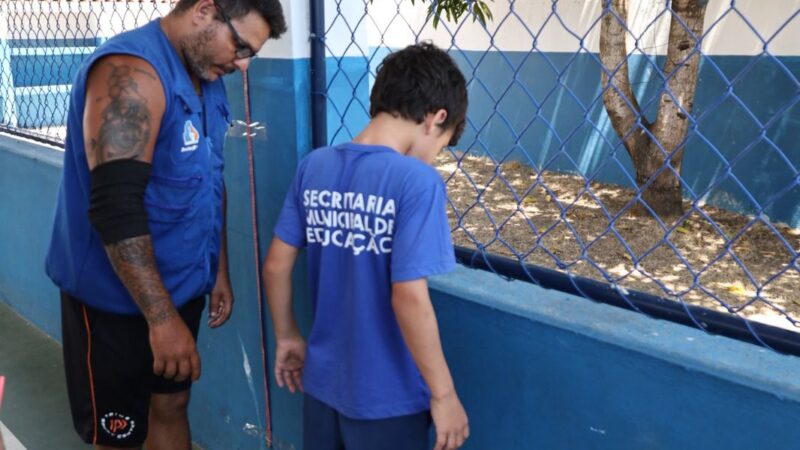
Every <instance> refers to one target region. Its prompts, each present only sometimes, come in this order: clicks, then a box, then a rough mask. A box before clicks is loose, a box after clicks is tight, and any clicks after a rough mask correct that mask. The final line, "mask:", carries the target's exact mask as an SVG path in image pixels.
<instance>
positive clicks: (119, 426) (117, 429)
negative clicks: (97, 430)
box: [100, 412, 136, 439]
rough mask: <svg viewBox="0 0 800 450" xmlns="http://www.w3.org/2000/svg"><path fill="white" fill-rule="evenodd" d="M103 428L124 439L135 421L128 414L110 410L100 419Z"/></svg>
mask: <svg viewBox="0 0 800 450" xmlns="http://www.w3.org/2000/svg"><path fill="white" fill-rule="evenodd" d="M100 425H101V426H102V427H103V430H104V431H105V432H106V433H108V434H110V435H111V436H114V437H115V438H117V439H125V438H127V437H129V436H130V435H131V433H133V428H134V427H135V426H136V422H134V421H133V419H131V418H130V417H128V416H125V415H122V414H119V413H115V412H110V413H108V414H106V415H105V416H103V418H102V419H100Z"/></svg>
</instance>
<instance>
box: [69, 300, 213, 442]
mask: <svg viewBox="0 0 800 450" xmlns="http://www.w3.org/2000/svg"><path fill="white" fill-rule="evenodd" d="M204 307H205V297H198V298H195V299H192V300H190V301H189V302H188V303H186V304H185V305H184V306H182V307H181V308H180V309H179V310H178V312H179V313H180V315H181V317H182V318H183V320H184V322H186V325H187V326H188V327H189V330H190V331H191V332H192V335H193V336H194V338H195V341H196V340H197V331H198V328H199V327H200V316H201V315H202V314H203V308H204ZM61 336H62V340H63V349H64V369H65V370H66V375H67V391H68V394H69V403H70V408H71V409H72V421H73V424H74V425H75V430H76V431H77V432H78V434H79V435H80V436H81V438H83V440H84V442H86V443H88V444H95V445H105V446H111V447H136V446H140V445H142V444H143V443H144V441H145V439H146V438H147V418H148V411H149V408H150V396H151V394H153V393H158V394H168V393H175V392H181V391H185V390H188V389H189V388H191V386H192V381H191V379H188V380H186V381H183V382H176V381H173V380H168V379H166V378H162V377H158V376H156V375H155V374H153V353H152V350H151V349H150V338H149V330H148V326H147V322H146V321H145V319H144V317H143V316H130V315H123V314H113V313H108V312H105V311H100V310H98V309H94V308H91V307H88V306H85V305H84V304H82V303H81V302H80V301H79V300H78V299H76V298H74V297H71V296H69V295H67V294H65V293H63V292H62V293H61ZM89 337H90V338H89Z"/></svg>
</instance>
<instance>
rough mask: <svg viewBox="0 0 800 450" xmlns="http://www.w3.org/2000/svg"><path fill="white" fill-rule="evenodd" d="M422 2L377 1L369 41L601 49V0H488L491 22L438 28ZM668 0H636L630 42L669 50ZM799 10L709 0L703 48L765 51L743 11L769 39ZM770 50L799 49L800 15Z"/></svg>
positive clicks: (355, 7) (354, 9)
mask: <svg viewBox="0 0 800 450" xmlns="http://www.w3.org/2000/svg"><path fill="white" fill-rule="evenodd" d="M331 3H332V0H331ZM416 3H417V4H416V5H412V4H411V2H410V1H409V0H404V1H403V3H402V4H401V6H400V7H399V11H400V13H401V14H402V16H403V18H404V19H405V20H398V18H395V15H396V14H397V10H398V8H397V7H396V6H395V1H394V0H374V4H373V5H372V6H370V8H369V11H370V15H371V16H372V18H371V19H370V20H366V21H364V22H363V23H362V25H361V26H362V27H364V28H365V29H366V30H368V35H369V43H370V45H371V46H377V45H378V44H379V43H380V41H381V38H383V40H384V42H385V44H386V45H388V46H390V47H392V48H397V47H404V46H406V45H408V44H409V43H411V42H413V41H414V37H415V34H416V33H417V32H419V31H420V30H424V31H422V33H420V35H419V37H420V39H432V40H433V41H434V42H435V43H436V44H437V45H439V46H442V47H450V46H451V45H452V43H453V35H455V43H456V44H457V46H458V47H459V48H461V49H463V50H480V51H485V50H486V49H489V48H491V49H492V50H503V51H530V50H531V49H533V48H534V46H535V49H536V50H539V51H543V52H570V53H572V52H576V51H578V50H580V49H581V47H583V48H584V49H586V50H588V51H590V52H597V51H598V43H599V38H600V23H599V17H600V11H601V5H602V1H601V0H558V1H556V2H555V3H553V2H552V1H551V0H516V1H514V2H513V3H512V5H511V6H513V12H512V11H511V7H510V5H509V2H508V1H507V0H495V1H493V2H491V1H487V3H488V5H489V7H490V8H491V10H492V13H493V14H494V20H493V21H492V22H490V23H489V24H488V25H487V28H486V29H484V28H483V27H482V26H481V25H480V24H479V23H477V22H475V23H473V22H472V20H471V19H470V20H466V21H465V20H463V19H462V22H461V23H460V24H456V25H454V24H452V23H442V24H440V25H439V29H438V30H435V31H434V30H433V27H432V26H431V25H427V26H425V27H424V28H423V25H424V23H425V16H426V14H427V3H426V4H423V5H420V2H419V1H417V2H416ZM665 3H666V2H665V1H664V0H630V7H629V16H630V17H629V18H628V24H629V27H630V30H631V32H632V35H631V36H629V42H628V44H629V48H633V44H634V36H636V37H637V38H638V39H639V47H640V48H641V49H642V50H643V51H645V52H646V53H648V54H663V53H664V52H665V51H666V45H665V44H666V42H667V34H668V32H669V20H670V15H669V13H668V12H667V13H665V11H666V9H665ZM342 4H343V5H344V4H346V5H344V7H346V8H347V10H348V11H347V13H346V14H350V15H354V14H358V13H359V12H361V13H363V9H364V2H363V1H362V0H348V1H343V2H342ZM732 4H733V5H734V6H735V7H732ZM359 9H360V11H359ZM798 10H800V0H736V1H735V2H733V1H731V0H711V1H710V2H709V5H708V8H707V12H706V19H705V30H706V31H705V37H704V42H703V52H704V53H706V54H715V55H754V54H758V53H761V51H763V47H764V43H763V42H762V41H761V40H760V39H759V38H758V37H757V35H756V34H755V33H754V32H753V31H752V30H751V28H750V27H749V26H748V25H747V24H746V22H745V20H743V19H742V17H744V18H746V19H747V21H749V22H750V23H751V24H752V26H753V28H754V29H755V30H757V32H758V33H759V34H760V35H761V36H762V37H764V39H765V40H768V39H769V38H771V37H772V36H773V35H774V34H775V33H776V31H778V30H779V29H780V27H781V26H783V25H784V23H785V22H786V21H787V19H789V18H790V17H792V16H793V15H794V14H796V13H798ZM554 12H555V14H554ZM406 21H407V22H408V24H407V23H406ZM523 24H524V25H523ZM409 25H410V26H409ZM526 26H527V28H528V29H529V30H530V31H528V30H526ZM570 31H571V33H570ZM534 37H535V38H536V39H535V40H534ZM337 38H338V36H337ZM581 39H583V44H582V46H581ZM769 52H770V53H772V54H773V55H798V54H800V15H798V17H795V18H794V20H792V21H791V22H790V23H789V24H788V25H787V26H786V27H785V28H783V29H782V30H780V32H779V33H778V34H777V36H775V38H774V39H773V40H772V41H771V42H770V43H769Z"/></svg>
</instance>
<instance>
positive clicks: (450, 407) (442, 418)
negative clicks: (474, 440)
mask: <svg viewBox="0 0 800 450" xmlns="http://www.w3.org/2000/svg"><path fill="white" fill-rule="evenodd" d="M431 416H432V417H433V425H434V426H435V427H436V445H435V446H434V447H433V450H454V449H457V448H460V447H461V446H462V445H464V441H466V440H467V438H468V437H469V423H468V421H467V413H466V412H465V411H464V407H463V406H461V401H460V400H459V399H458V395H456V392H455V391H450V393H448V394H446V395H445V396H443V397H441V398H437V397H431Z"/></svg>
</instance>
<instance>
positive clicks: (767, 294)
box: [0, 0, 800, 343]
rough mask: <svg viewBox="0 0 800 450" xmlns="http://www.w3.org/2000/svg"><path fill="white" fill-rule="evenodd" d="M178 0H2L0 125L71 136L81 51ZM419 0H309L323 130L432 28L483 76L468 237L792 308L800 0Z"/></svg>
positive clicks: (576, 270)
mask: <svg viewBox="0 0 800 450" xmlns="http://www.w3.org/2000/svg"><path fill="white" fill-rule="evenodd" d="M173 3H174V1H172V2H171V1H167V0H165V1H155V0H141V1H134V0H127V1H124V0H118V1H82V0H78V1H75V0H73V1H65V0H60V1H55V0H53V1H24V0H3V1H2V2H0V99H1V101H0V129H1V130H2V131H6V132H13V133H15V134H21V135H25V136H28V137H32V138H36V139H39V140H43V141H46V142H49V143H52V144H55V145H62V143H63V138H64V134H65V129H64V125H65V122H66V111H67V105H68V94H69V90H70V85H71V82H72V79H73V77H74V75H75V73H76V71H77V69H78V68H79V66H80V64H81V62H82V61H83V60H84V59H85V58H86V57H88V55H90V54H91V52H92V51H93V49H94V48H95V47H96V46H97V45H99V44H100V43H102V42H103V41H104V40H105V39H107V38H108V37H110V36H113V35H114V34H117V33H119V32H121V31H124V30H128V29H131V28H134V27H136V26H139V25H142V24H144V23H146V22H148V21H150V20H152V19H153V18H155V17H159V16H163V15H164V14H166V13H167V12H168V11H169V9H170V7H171V6H172V4H173ZM323 3H324V6H322V4H323ZM415 3H416V4H412V2H411V1H410V0H374V1H372V2H371V1H369V0H327V1H326V2H321V1H317V2H311V4H312V5H316V6H312V11H311V13H312V19H313V20H318V19H319V18H321V19H323V20H322V21H321V25H322V26H321V28H322V30H320V31H318V32H316V33H315V34H313V35H312V44H315V45H318V46H319V48H322V49H323V50H324V51H323V53H324V75H325V76H324V80H323V83H322V84H323V85H324V87H323V88H321V89H320V90H319V91H317V92H314V93H313V94H314V95H315V96H318V97H319V96H322V97H323V98H324V108H323V109H322V110H321V111H322V115H321V116H319V115H318V116H317V117H316V120H317V121H321V122H322V125H324V127H323V128H326V129H327V131H326V135H325V136H323V140H324V141H325V142H328V143H338V142H342V141H347V140H350V139H352V137H353V136H355V134H356V133H357V132H358V131H359V130H360V129H361V127H363V126H364V125H365V124H366V123H367V121H368V120H369V117H368V111H369V105H368V102H369V90H370V88H371V86H372V83H373V81H374V76H375V73H376V69H377V67H378V65H379V63H380V61H381V60H382V59H383V57H385V56H386V55H387V54H389V53H390V52H392V51H394V50H396V49H400V48H403V47H405V46H406V45H408V44H410V43H414V42H418V41H421V40H432V41H433V42H435V43H436V44H438V45H439V46H441V47H443V48H445V49H447V50H448V51H449V52H450V54H451V55H452V56H453V57H454V58H455V59H456V61H457V63H458V64H459V66H460V67H461V69H462V70H463V72H464V74H465V76H466V77H467V80H468V83H469V94H470V110H469V115H468V125H467V130H466V133H465V135H464V137H463V138H462V140H461V142H460V144H459V145H458V146H457V147H455V148H451V149H448V151H446V152H443V154H442V155H441V156H440V157H439V159H438V160H437V167H438V169H439V170H440V172H441V174H442V176H443V177H444V178H445V180H446V183H447V187H448V192H449V206H450V207H449V217H450V220H451V225H452V229H453V237H454V240H455V242H456V244H457V245H459V246H460V249H459V252H460V254H461V255H462V256H464V255H467V256H470V257H469V258H467V259H469V260H470V261H471V262H473V263H482V264H483V265H484V266H486V267H488V268H490V269H492V270H496V271H498V272H500V273H501V274H506V275H507V274H508V272H515V273H516V274H517V275H516V276H518V277H521V278H526V279H529V280H531V281H534V282H537V283H540V284H543V285H549V286H557V287H559V288H563V289H565V290H571V291H575V292H577V293H578V294H580V295H584V296H587V297H592V298H597V297H599V296H602V295H603V292H606V293H608V292H612V293H613V294H614V295H615V296H616V298H617V299H618V302H619V303H621V304H623V305H626V306H628V307H632V308H634V309H639V310H643V311H648V312H649V311H652V310H653V308H650V309H646V308H642V307H641V305H642V303H641V302H640V301H639V300H638V299H639V298H642V296H643V295H649V296H650V297H648V298H651V299H655V300H654V303H652V304H653V305H656V309H657V308H658V307H660V306H659V305H662V304H663V302H667V303H670V302H672V303H670V304H674V305H677V309H678V310H679V312H681V313H682V314H683V315H684V316H685V318H684V321H685V322H688V323H694V324H695V325H697V326H699V327H701V328H706V329H711V327H709V326H708V318H709V317H711V316H709V314H710V313H709V311H716V312H717V313H721V314H722V315H724V316H725V317H732V318H737V319H736V320H740V319H741V320H740V322H741V323H743V324H744V327H745V328H746V332H747V333H749V334H750V335H751V336H750V339H751V340H755V341H759V342H762V343H764V341H763V339H762V337H763V328H760V326H759V325H758V324H760V323H766V324H771V325H774V326H778V327H782V328H786V329H789V330H796V328H797V326H798V320H800V299H799V298H798V296H797V292H798V290H799V289H798V288H800V262H799V261H798V250H799V249H800V171H798V167H800V147H799V146H798V144H797V138H796V137H797V136H798V135H800V106H798V103H800V82H798V79H800V56H798V55H800V44H799V43H800V17H799V16H800V0H785V1H780V2H778V1H775V2H759V1H757V0H749V1H742V0H738V1H730V0H711V1H705V0H672V1H665V0H638V1H627V2H624V1H622V0H586V1H583V0H526V1H516V0H494V1H490V2H487V3H486V4H487V5H488V7H489V9H490V10H491V13H492V19H491V20H487V21H486V23H485V24H482V23H481V21H474V20H473V19H472V17H471V16H470V15H469V14H466V15H464V16H462V17H461V19H460V20H459V21H457V22H453V21H448V20H446V18H445V17H444V16H443V18H442V20H441V21H440V22H439V23H438V26H436V27H434V26H433V19H432V18H431V17H429V16H428V13H427V6H428V5H429V4H430V3H429V2H427V3H420V2H419V1H418V2H415ZM468 3H470V2H468ZM315 8H316V9H315ZM315 17H316V18H317V19H315ZM313 20H312V21H313ZM318 75H319V73H317V74H314V76H318ZM554 274H555V275H554ZM556 275H558V276H562V277H563V278H562V280H561V281H558V282H552V280H550V281H548V280H547V278H553V277H554V276H556ZM586 280H590V283H589V284H587V281H586ZM592 283H593V284H592ZM598 286H599V287H598ZM662 299H666V300H662ZM531 301H535V299H531ZM672 311H673V312H674V311H675V308H673V309H672ZM686 318H688V319H686ZM792 339H793V338H792Z"/></svg>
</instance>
